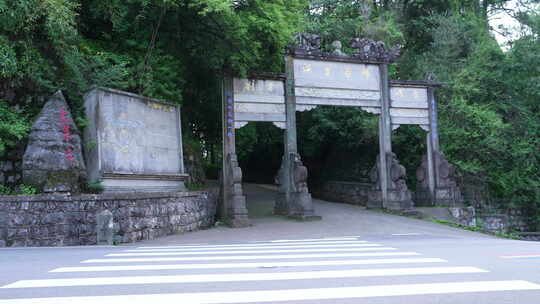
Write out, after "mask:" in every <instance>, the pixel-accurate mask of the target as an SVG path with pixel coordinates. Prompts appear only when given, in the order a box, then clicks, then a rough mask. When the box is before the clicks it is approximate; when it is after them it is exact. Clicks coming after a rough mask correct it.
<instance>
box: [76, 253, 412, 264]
mask: <svg viewBox="0 0 540 304" xmlns="http://www.w3.org/2000/svg"><path fill="white" fill-rule="evenodd" d="M411 255H420V254H419V253H416V252H409V251H404V252H353V253H321V254H284V255H236V256H235V255H232V256H203V257H200V256H198V257H169V258H152V257H148V258H105V259H90V260H86V261H82V262H81V263H137V262H166V261H168V262H171V261H211V260H263V259H265V260H273V259H312V258H343V257H376V256H379V257H386V256H411Z"/></svg>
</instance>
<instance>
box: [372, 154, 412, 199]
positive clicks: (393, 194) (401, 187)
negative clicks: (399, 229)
mask: <svg viewBox="0 0 540 304" xmlns="http://www.w3.org/2000/svg"><path fill="white" fill-rule="evenodd" d="M387 165H388V168H389V173H390V174H389V178H390V179H389V180H388V191H387V195H388V197H387V200H386V202H384V203H383V198H382V197H383V193H382V187H381V181H380V178H379V175H380V155H379V156H378V157H377V162H376V164H375V166H373V168H372V169H371V172H370V179H371V182H372V183H373V188H372V189H371V190H370V191H369V192H368V201H367V207H368V208H373V209H390V210H409V209H412V208H413V207H414V203H413V200H412V194H411V191H409V189H408V188H407V184H406V183H405V179H406V176H407V173H406V171H405V167H403V166H402V165H401V164H400V163H399V161H398V159H397V157H396V155H395V154H394V153H389V154H388V155H387Z"/></svg>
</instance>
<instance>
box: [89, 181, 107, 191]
mask: <svg viewBox="0 0 540 304" xmlns="http://www.w3.org/2000/svg"><path fill="white" fill-rule="evenodd" d="M85 190H86V192H89V193H96V194H99V193H102V192H103V190H105V187H104V186H103V184H102V183H101V182H100V181H89V182H88V183H87V184H86V189H85Z"/></svg>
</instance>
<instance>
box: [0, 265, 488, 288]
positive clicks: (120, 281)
mask: <svg viewBox="0 0 540 304" xmlns="http://www.w3.org/2000/svg"><path fill="white" fill-rule="evenodd" d="M481 272H487V271H486V270H483V269H480V268H476V267H416V268H390V269H353V270H330V271H329V270H323V271H303V272H281V273H272V272H267V273H233V274H193V275H168V276H132V277H100V278H69V279H48V280H22V281H17V282H15V283H12V284H8V285H5V286H2V287H0V288H2V289H5V288H36V287H67V286H97V285H131V284H168V283H208V282H242V281H278V280H279V281H282V280H306V279H309V280H314V279H330V278H336V279H337V278H356V277H382V276H403V275H430V274H455V273H481Z"/></svg>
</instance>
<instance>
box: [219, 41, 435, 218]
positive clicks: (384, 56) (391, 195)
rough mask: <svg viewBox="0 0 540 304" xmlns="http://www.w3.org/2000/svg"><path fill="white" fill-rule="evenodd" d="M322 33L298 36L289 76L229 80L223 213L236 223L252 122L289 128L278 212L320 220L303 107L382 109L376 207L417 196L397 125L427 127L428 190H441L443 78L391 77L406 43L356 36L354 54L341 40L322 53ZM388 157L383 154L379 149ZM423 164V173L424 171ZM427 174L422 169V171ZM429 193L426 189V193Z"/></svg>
mask: <svg viewBox="0 0 540 304" xmlns="http://www.w3.org/2000/svg"><path fill="white" fill-rule="evenodd" d="M320 41H321V40H320V38H319V36H317V35H313V34H298V35H297V36H296V37H295V42H296V43H295V44H294V45H292V46H291V47H290V48H289V50H288V53H287V54H286V56H285V74H284V75H283V74H268V73H265V74H262V73H259V74H256V75H251V76H250V77H248V78H237V77H232V76H226V77H224V79H223V92H222V96H223V103H222V105H223V108H222V109H223V170H222V176H221V179H222V188H221V190H222V193H221V202H222V204H221V210H220V212H221V214H222V216H223V217H224V219H225V221H226V222H227V223H228V224H229V225H230V226H233V227H243V226H247V225H249V219H248V216H247V209H246V198H245V196H244V194H243V190H242V171H241V169H240V167H239V166H238V160H237V156H236V145H235V129H237V128H241V127H242V126H244V125H246V124H247V123H248V122H250V121H267V122H272V123H273V124H274V125H276V126H277V127H279V128H282V129H285V135H284V138H285V140H284V148H285V149H284V151H285V153H284V156H283V161H282V165H281V168H280V170H279V175H278V176H279V178H278V179H279V181H280V188H279V194H278V195H277V197H276V204H275V207H274V213H275V214H279V215H285V216H289V217H293V218H297V219H302V220H310V219H319V218H320V216H317V215H316V214H315V210H314V208H313V203H312V199H311V195H310V193H309V189H308V187H307V168H306V167H305V166H303V164H302V161H301V157H300V155H299V154H298V147H297V138H296V111H305V110H310V109H313V108H315V107H317V106H345V107H358V108H361V109H362V110H364V111H367V112H369V113H373V114H377V115H379V149H380V154H379V157H378V158H377V163H376V165H375V166H374V168H373V170H372V172H371V179H372V182H373V183H374V186H373V189H372V190H371V191H370V194H369V202H368V206H369V207H374V208H388V209H397V210H403V209H409V208H412V206H413V202H412V195H411V193H410V191H409V190H408V189H407V185H406V184H405V175H406V174H405V169H404V168H403V166H401V165H400V164H399V162H398V160H397V157H396V156H395V154H394V153H392V143H391V136H392V130H393V129H396V128H398V127H399V126H400V125H402V124H416V125H420V127H421V128H422V129H424V130H426V131H428V137H427V138H428V153H427V155H428V156H427V158H426V159H427V160H428V161H429V163H427V165H426V166H424V167H421V168H424V169H425V171H426V174H425V176H426V177H427V178H426V179H425V180H426V181H427V182H426V183H425V184H426V185H428V187H427V190H426V191H424V192H425V193H424V196H425V197H427V199H428V200H430V199H432V198H435V194H436V193H437V191H436V189H437V185H438V183H437V180H436V179H435V178H436V176H437V173H436V171H435V165H434V164H433V159H436V158H437V157H436V156H435V154H437V153H439V154H437V155H440V157H439V158H440V159H441V161H442V160H444V158H443V157H442V154H440V152H438V151H439V150H438V147H439V145H438V133H437V122H436V103H435V101H434V97H433V88H434V87H435V86H438V85H440V84H438V83H435V82H430V81H424V82H391V81H390V80H389V79H388V64H389V63H392V62H394V61H395V60H396V59H397V58H398V56H399V49H388V48H386V47H385V45H384V44H383V43H382V42H375V41H372V40H368V39H359V38H355V39H353V40H352V42H351V47H352V48H353V49H356V53H355V54H353V55H346V54H344V53H343V52H342V51H341V43H340V42H339V41H335V42H334V43H332V46H333V47H334V48H335V50H334V51H333V52H331V53H325V52H323V51H321V45H320ZM381 154H382V155H384V156H385V157H380V155H381ZM421 168H420V169H419V171H421ZM419 174H420V173H419ZM426 193H427V194H426Z"/></svg>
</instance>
